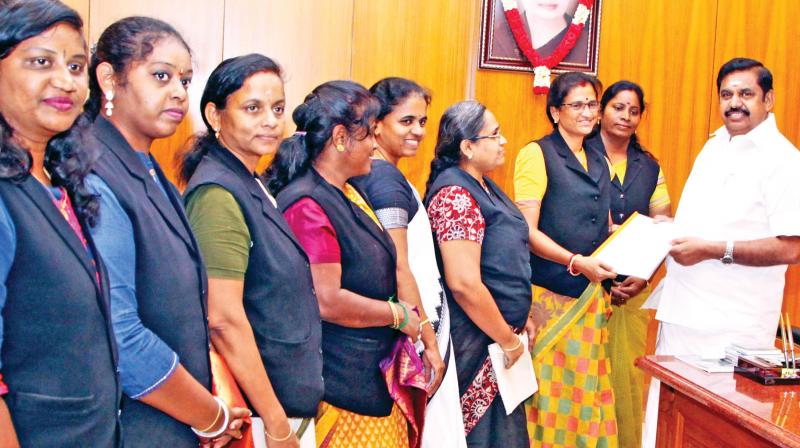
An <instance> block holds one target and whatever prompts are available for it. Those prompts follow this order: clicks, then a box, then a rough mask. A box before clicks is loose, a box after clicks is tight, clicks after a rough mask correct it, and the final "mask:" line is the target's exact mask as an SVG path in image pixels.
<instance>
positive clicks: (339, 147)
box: [336, 143, 344, 152]
mask: <svg viewBox="0 0 800 448" xmlns="http://www.w3.org/2000/svg"><path fill="white" fill-rule="evenodd" d="M336 150H337V151H339V152H344V145H343V144H341V143H339V144H337V145H336Z"/></svg>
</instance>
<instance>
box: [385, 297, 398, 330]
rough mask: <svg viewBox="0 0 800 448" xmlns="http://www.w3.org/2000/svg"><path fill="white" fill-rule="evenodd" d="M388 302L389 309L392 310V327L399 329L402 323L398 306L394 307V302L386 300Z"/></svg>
mask: <svg viewBox="0 0 800 448" xmlns="http://www.w3.org/2000/svg"><path fill="white" fill-rule="evenodd" d="M386 303H388V304H389V309H391V310H392V326H391V328H394V329H397V327H398V326H399V325H400V316H399V314H398V312H397V308H395V307H394V303H392V302H386Z"/></svg>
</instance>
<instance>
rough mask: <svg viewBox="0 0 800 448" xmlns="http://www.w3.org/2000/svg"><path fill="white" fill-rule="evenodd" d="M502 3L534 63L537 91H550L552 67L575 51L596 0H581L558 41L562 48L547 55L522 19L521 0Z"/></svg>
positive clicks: (526, 52) (517, 37)
mask: <svg viewBox="0 0 800 448" xmlns="http://www.w3.org/2000/svg"><path fill="white" fill-rule="evenodd" d="M502 2H503V11H504V12H505V15H506V20H507V21H508V25H509V26H510V27H511V33H512V34H513V35H514V40H515V41H516V42H517V46H518V47H519V49H520V50H522V53H523V54H524V55H525V57H526V58H527V59H528V62H530V63H531V67H533V92H534V93H536V94H546V93H547V92H548V91H549V90H550V69H552V68H553V67H555V66H556V65H558V64H560V63H561V61H563V60H564V58H565V57H566V56H567V55H568V54H569V52H570V51H572V48H573V47H575V44H576V43H577V42H578V38H579V37H580V35H581V32H583V28H584V26H586V21H587V20H589V16H590V15H591V13H592V4H593V3H594V0H579V2H578V7H577V8H576V9H575V15H574V16H573V17H572V23H570V25H569V28H567V33H566V34H565V35H564V38H563V39H562V40H561V42H560V43H559V44H558V47H556V49H555V50H554V51H553V52H552V53H551V54H550V55H548V56H547V57H544V58H543V57H542V56H541V55H540V54H539V53H538V52H537V51H536V49H535V48H533V44H532V43H531V39H530V38H529V37H528V34H527V33H526V32H525V25H524V24H523V22H522V14H521V13H520V12H519V5H518V4H517V0H502ZM531 31H532V30H531Z"/></svg>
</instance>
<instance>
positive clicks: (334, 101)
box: [265, 81, 380, 194]
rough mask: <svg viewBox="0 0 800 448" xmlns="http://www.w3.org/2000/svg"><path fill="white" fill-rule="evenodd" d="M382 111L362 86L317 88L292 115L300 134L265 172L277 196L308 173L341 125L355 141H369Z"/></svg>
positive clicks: (288, 141)
mask: <svg viewBox="0 0 800 448" xmlns="http://www.w3.org/2000/svg"><path fill="white" fill-rule="evenodd" d="M379 110H380V105H379V104H378V100H376V99H375V97H374V96H372V95H371V94H370V93H369V91H368V90H367V89H365V88H364V86H362V85H361V84H358V83H355V82H352V81H328V82H326V83H324V84H321V85H319V86H317V87H316V88H315V89H314V90H312V91H311V93H310V94H308V96H306V98H305V100H304V101H303V104H301V105H299V106H297V109H295V110H294V113H292V120H294V123H295V124H296V125H297V132H295V134H294V135H293V136H291V137H289V138H287V139H286V140H284V141H283V142H282V143H281V146H280V149H279V150H278V154H276V155H275V159H273V161H272V164H271V165H270V166H269V168H268V169H267V171H266V173H265V177H266V178H267V181H268V183H269V189H270V191H272V193H273V194H277V193H278V192H279V191H280V190H282V189H283V188H284V187H285V186H286V185H287V184H288V183H289V182H291V181H292V180H293V179H295V178H296V177H298V176H300V175H302V174H303V173H305V172H306V171H307V170H308V169H309V168H310V167H311V164H312V163H313V162H314V160H316V159H317V157H319V155H320V154H321V153H322V150H323V149H325V144H326V143H327V142H328V140H330V138H331V136H332V135H333V128H334V127H336V126H337V125H342V126H344V127H345V128H346V129H347V132H349V133H350V135H352V136H353V137H354V138H357V139H359V140H361V139H365V138H367V137H368V136H369V134H370V121H371V120H373V119H375V118H376V117H377V116H378V112H379Z"/></svg>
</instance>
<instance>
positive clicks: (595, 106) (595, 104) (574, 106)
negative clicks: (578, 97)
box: [561, 100, 600, 112]
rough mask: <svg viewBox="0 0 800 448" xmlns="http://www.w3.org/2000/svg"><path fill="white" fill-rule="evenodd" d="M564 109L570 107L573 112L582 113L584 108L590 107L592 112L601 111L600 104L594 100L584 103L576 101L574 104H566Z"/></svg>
mask: <svg viewBox="0 0 800 448" xmlns="http://www.w3.org/2000/svg"><path fill="white" fill-rule="evenodd" d="M561 106H562V107H564V106H566V107H569V108H570V109H571V110H572V111H573V112H580V111H582V110H583V108H584V107H588V108H589V110H590V111H591V112H597V111H598V109H600V103H599V102H598V101H597V100H592V101H589V102H586V103H584V102H583V101H575V102H574V103H564V104H562V105H561Z"/></svg>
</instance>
